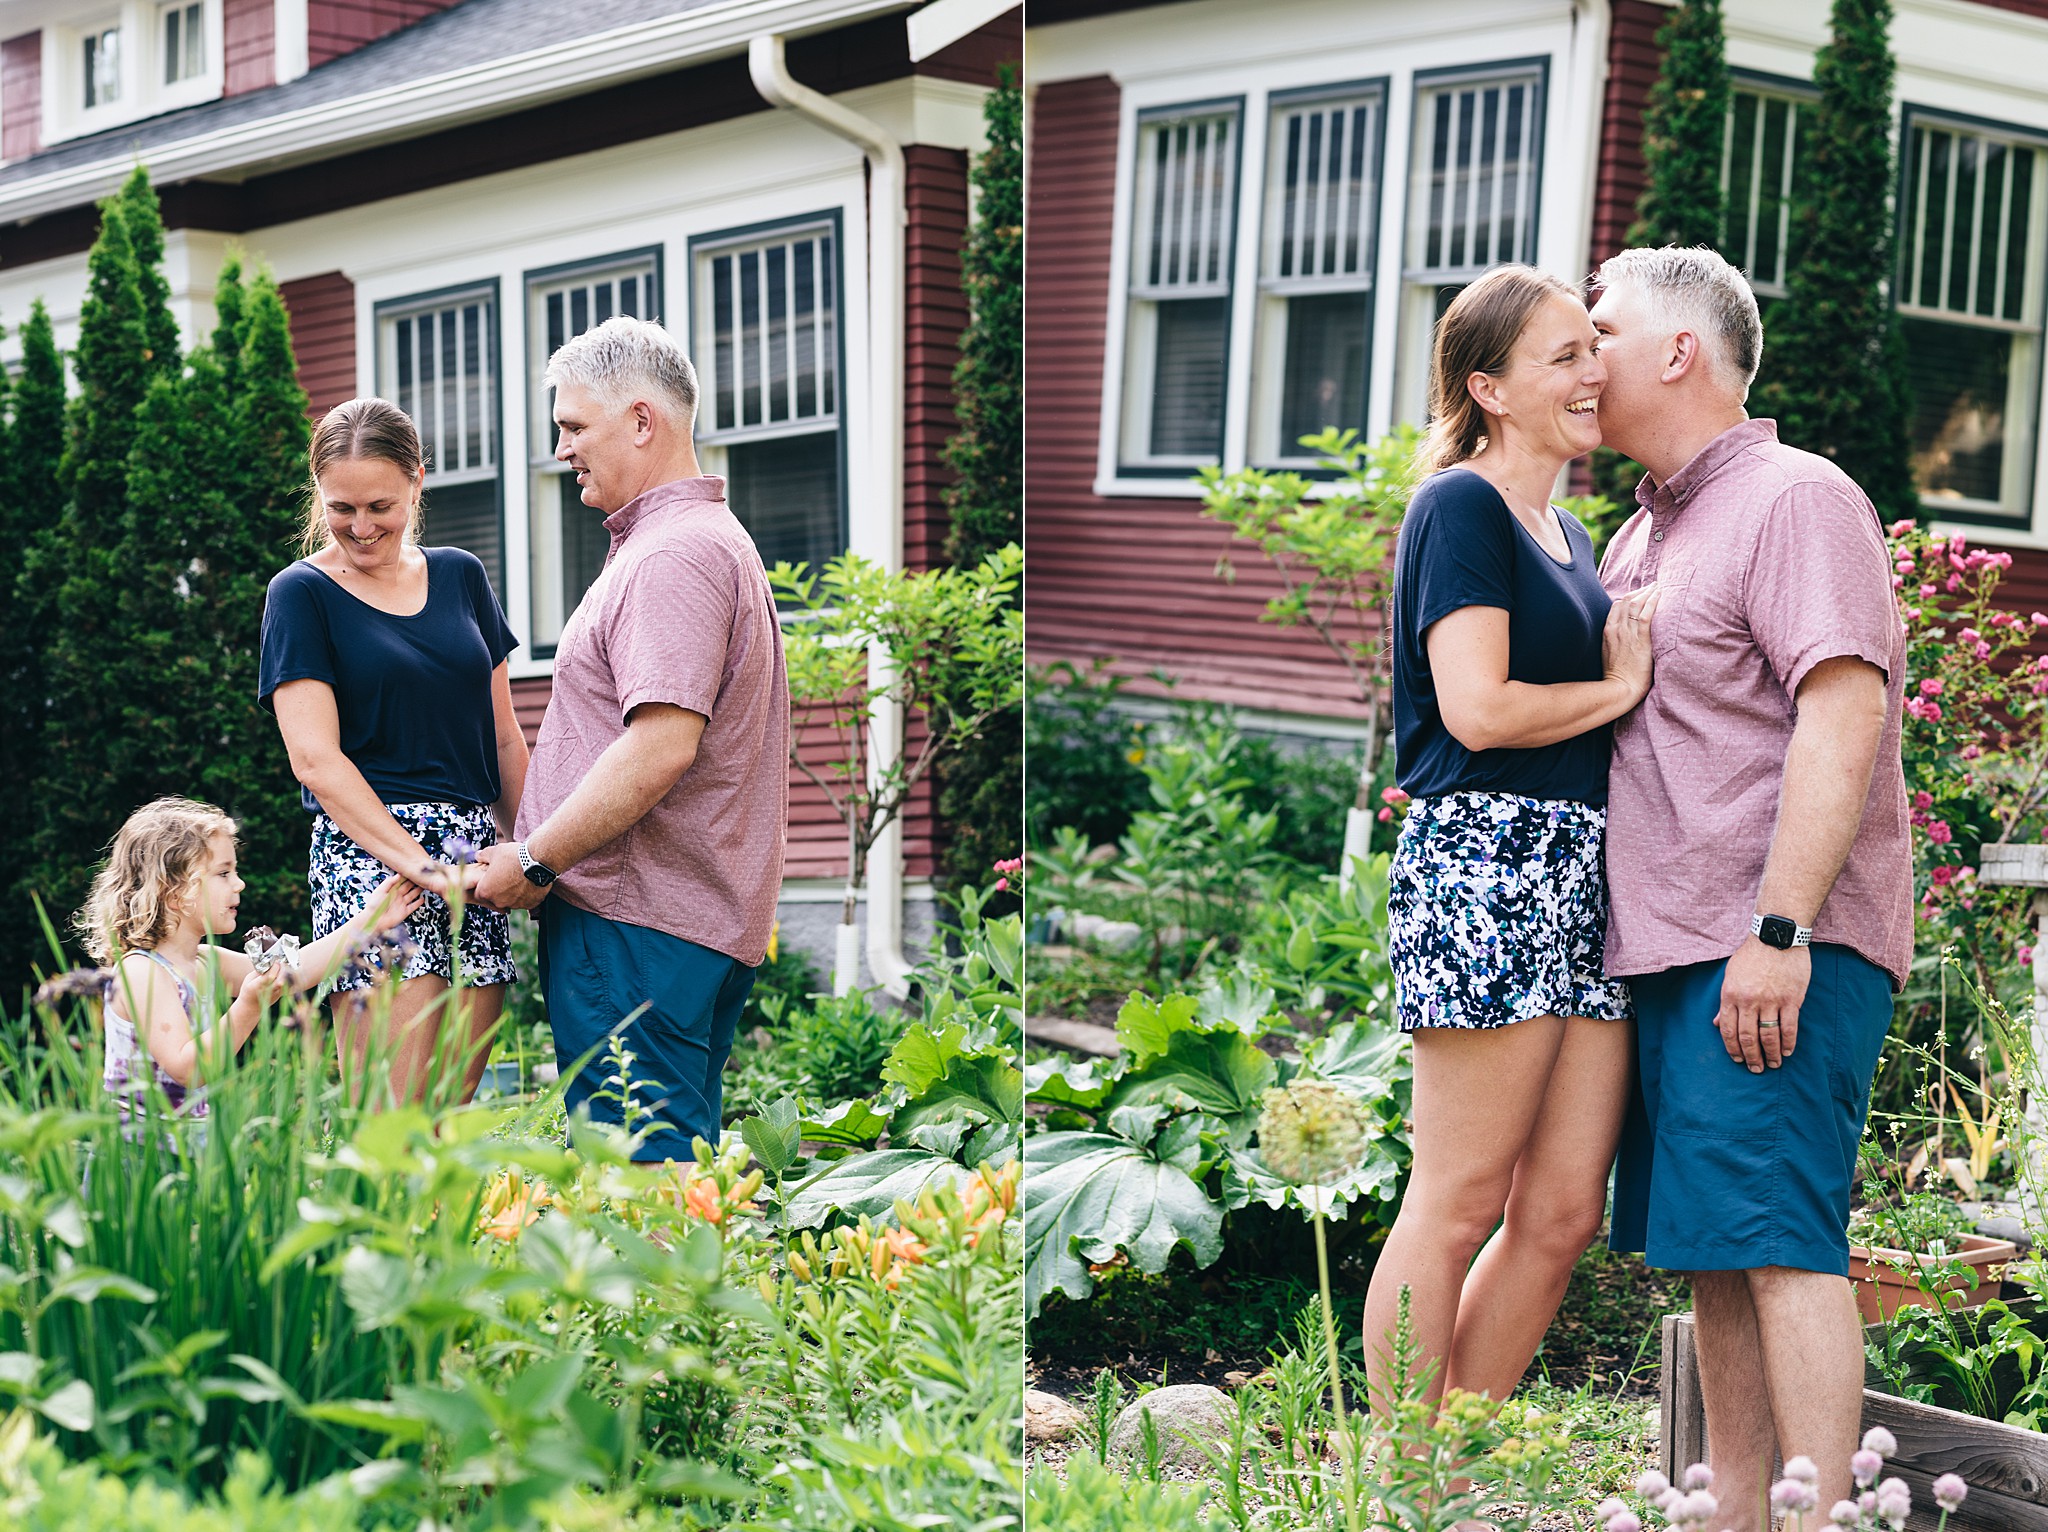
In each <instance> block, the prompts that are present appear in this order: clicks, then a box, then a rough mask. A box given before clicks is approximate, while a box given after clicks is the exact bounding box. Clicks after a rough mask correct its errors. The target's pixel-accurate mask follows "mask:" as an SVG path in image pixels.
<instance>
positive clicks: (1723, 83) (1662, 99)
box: [1628, 0, 1729, 248]
mask: <svg viewBox="0 0 2048 1532" xmlns="http://www.w3.org/2000/svg"><path fill="white" fill-rule="evenodd" d="M1657 46H1658V47H1659V48H1661V49H1663V50H1664V61H1663V63H1662V65H1661V66H1660V67H1659V68H1658V71H1657V83H1656V84H1655V85H1653V86H1651V87H1650V103H1649V106H1648V107H1647V108H1646V109H1645V110H1644V112H1643V164H1644V168H1645V170H1646V171H1647V172H1648V174H1649V184H1648V185H1647V186H1646V187H1645V188H1644V190H1643V195H1642V197H1641V198H1640V199H1639V200H1638V201H1637V203H1636V221H1635V223H1634V224H1632V225H1631V226H1630V228H1629V231H1628V243H1629V244H1631V245H1712V246H1715V247H1716V248H1718V247H1719V245H1720V243H1721V237H1722V219H1723V210H1724V207H1725V204H1726V200H1727V198H1726V195H1725V193H1724V191H1723V189H1722V186H1721V145H1722V142H1723V139H1724V137H1725V135H1726V131H1727V122H1728V101H1729V86H1728V43H1727V38H1726V37H1725V35H1724V34H1723V32H1722V27H1721V3H1720V0H1685V3H1684V4H1682V5H1680V6H1679V7H1678V8H1677V9H1676V10H1674V11H1673V12H1672V13H1671V16H1670V19H1669V20H1667V21H1666V22H1665V23H1664V25H1663V26H1661V27H1659V28H1658V29H1657Z"/></svg>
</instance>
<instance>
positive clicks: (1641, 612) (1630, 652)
mask: <svg viewBox="0 0 2048 1532" xmlns="http://www.w3.org/2000/svg"><path fill="white" fill-rule="evenodd" d="M1656 615H1657V587H1656V586H1655V585H1654V584H1651V585H1645V586H1643V587H1641V588H1640V589H1638V590H1632V591H1630V592H1629V593H1628V594H1627V595H1626V596H1623V597H1622V598H1621V599H1620V600H1618V601H1616V602H1615V603H1614V605H1612V606H1610V607H1609V608H1608V609H1607V626H1606V628H1605V629H1604V630H1603V631H1602V632H1601V635H1600V654H1601V659H1602V661H1603V662H1604V665H1605V668H1606V671H1607V677H1608V679H1609V680H1614V681H1621V682H1623V683H1625V684H1626V685H1627V687H1628V689H1629V695H1630V699H1631V700H1630V703H1629V706H1631V707H1633V706H1635V704H1636V703H1638V702H1640V701H1642V700H1643V698H1644V697H1645V696H1646V695H1647V694H1648V693H1649V690H1650V674H1651V668H1652V662H1651V655H1650V623H1651V619H1652V618H1654V617H1655V616H1656Z"/></svg>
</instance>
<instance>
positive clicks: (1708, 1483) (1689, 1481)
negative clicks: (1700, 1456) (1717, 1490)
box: [1679, 1463, 1714, 1489]
mask: <svg viewBox="0 0 2048 1532" xmlns="http://www.w3.org/2000/svg"><path fill="white" fill-rule="evenodd" d="M1679 1482H1680V1483H1682V1484H1683V1485H1684V1486H1685V1487H1686V1488H1687V1489H1712V1488H1713V1487H1714V1470H1713V1469H1711V1468H1709V1467H1707V1465H1706V1464H1705V1463H1695V1464H1693V1465H1692V1467H1690V1468H1688V1469H1687V1470H1686V1471H1685V1473H1684V1474H1683V1475H1682V1476H1681V1478H1680V1480H1679Z"/></svg>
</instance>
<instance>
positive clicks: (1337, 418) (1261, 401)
mask: <svg viewBox="0 0 2048 1532" xmlns="http://www.w3.org/2000/svg"><path fill="white" fill-rule="evenodd" d="M1385 107H1386V91H1385V87H1384V86H1383V85H1380V84H1377V83H1375V84H1371V85H1364V86H1350V87H1344V88H1338V89H1332V90H1319V91H1315V92H1312V93H1303V92H1295V93H1290V94H1288V95H1286V96H1276V97H1275V98H1274V99H1273V103H1272V114H1271V123H1270V125H1269V127H1268V128H1267V133H1266V185H1265V214H1264V220H1263V226H1262V228H1261V231H1260V245H1259V328H1258V337H1259V338H1258V353H1257V357H1256V360H1255V363H1254V366H1253V374H1252V375H1253V379H1254V383H1255V393H1254V399H1253V413H1252V441H1251V451H1250V457H1251V459H1252V461H1254V462H1258V463H1270V464H1280V465H1288V464H1292V465H1304V464H1307V463H1310V462H1311V461H1313V456H1312V454H1310V453H1308V452H1307V451H1306V450H1305V449H1303V448H1302V446H1301V444H1300V443H1301V438H1302V437H1304V436H1310V435H1314V434H1315V433H1317V432H1320V431H1323V430H1325V429H1328V428H1329V427H1332V426H1336V427H1344V426H1351V427H1354V428H1356V429H1357V430H1359V431H1363V430H1364V429H1365V424H1366V421H1365V384H1366V363H1367V358H1368V356H1369V355H1370V351H1371V343H1372V298H1373V266H1374V261H1375V259H1376V253H1377V249H1378V243H1379V241H1378V238H1377V236H1378V233H1379V212H1380V209H1379V204H1380V196H1379V185H1380V146H1381V142H1382V139H1383V135H1384V130H1383V124H1384V118H1385Z"/></svg>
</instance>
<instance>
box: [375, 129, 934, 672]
mask: <svg viewBox="0 0 2048 1532" xmlns="http://www.w3.org/2000/svg"><path fill="white" fill-rule="evenodd" d="M859 166H860V162H859V160H858V159H850V160H849V162H848V165H847V166H846V167H844V169H843V171H841V170H837V169H835V171H834V172H833V173H830V174H825V175H818V174H807V175H805V176H803V177H801V178H793V179H792V181H791V183H790V184H788V185H782V184H777V185H776V186H774V187H772V188H767V189H764V190H762V191H761V192H760V193H758V194H757V197H756V199H754V200H749V201H745V202H742V203H740V204H739V206H738V207H737V208H736V206H735V202H734V199H732V198H731V197H723V198H720V199H717V200H716V201H704V202H693V203H691V204H690V205H689V206H688V207H687V209H685V210H683V211H679V212H662V213H659V214H649V215H645V216H641V217H636V218H622V219H620V220H619V221H617V222H615V223H612V224H608V225H605V226H603V227H602V228H596V229H592V228H586V227H574V228H570V227H566V226H565V227H563V228H561V229H557V230H553V231H549V232H542V233H536V234H534V235H532V236H529V237H527V238H523V239H519V240H517V241H516V242H507V243H503V244H498V243H491V244H488V245H485V246H481V247H478V248H477V249H475V250H474V251H473V252H472V253H469V254H466V255H464V254H454V253H451V254H448V255H446V256H442V257H438V258H437V259H435V260H433V261H431V262H422V263H408V264H406V265H403V266H386V267H381V268H378V269H376V270H374V271H365V270H361V269H358V270H357V271H356V273H355V277H356V294H355V297H356V323H355V334H356V377H357V380H358V384H357V386H358V388H359V390H360V391H361V392H364V393H369V392H372V391H374V386H375V380H376V377H377V355H376V349H377V346H378V344H379V341H378V332H377V327H376V318H377V310H378V308H379V307H380V306H382V307H386V308H390V307H393V306H396V305H398V304H400V303H403V302H405V301H406V300H409V299H411V298H414V297H418V296H421V295H425V294H431V293H436V292H442V291H455V290H459V289H462V288H468V287H482V286H485V285H487V284H489V283H490V282H492V281H496V283H497V284H498V290H499V295H500V298H499V306H498V345H499V357H500V367H501V371H500V374H499V383H500V387H501V389H502V391H503V392H502V397H501V405H500V407H501V411H502V414H501V417H500V418H501V421H502V422H503V423H504V427H505V429H506V430H507V431H511V432H517V433H518V436H517V437H516V438H511V439H512V440H515V441H519V445H518V446H517V448H516V450H518V451H520V452H522V453H523V452H524V451H525V450H526V449H525V445H524V443H523V440H520V439H521V438H523V437H524V436H525V434H526V427H525V425H524V422H525V421H526V420H527V418H528V414H529V411H530V401H529V400H528V399H527V398H526V397H525V390H526V387H527V384H526V381H525V373H524V369H523V368H521V369H519V370H518V371H516V372H515V371H514V370H513V369H512V368H511V367H509V366H508V365H507V364H506V362H505V359H506V358H520V359H523V358H524V357H525V356H526V354H527V339H528V336H527V315H526V303H525V301H524V286H523V284H524V281H525V278H526V275H527V273H528V272H531V271H536V270H543V269H549V268H555V267H567V266H569V265H571V264H574V263H581V262H584V261H589V262H591V263H593V264H595V263H597V262H601V261H603V260H604V259H606V258H607V257H612V256H616V255H618V254H619V253H620V252H622V251H628V252H630V251H635V250H639V249H643V248H650V247H654V246H660V247H661V248H662V250H663V252H664V257H663V260H662V271H661V287H660V295H661V312H662V314H663V315H664V316H667V318H668V319H669V321H670V323H671V326H673V324H674V320H675V316H677V315H681V314H687V313H689V312H690V308H689V304H690V302H691V301H692V297H693V294H692V291H691V287H690V283H691V273H690V262H689V261H688V259H687V258H685V254H684V252H686V251H687V250H688V249H689V247H690V242H691V240H692V239H698V240H703V239H707V238H715V237H718V236H720V235H723V234H725V233H728V232H730V231H731V230H732V229H733V227H734V225H735V219H734V217H733V214H734V212H735V211H742V212H744V211H755V214H756V215H755V216H753V217H751V218H747V219H746V220H745V224H744V226H746V227H754V226H766V225H769V224H776V223H783V222H787V223H790V224H792V225H794V224H796V223H798V222H801V221H803V220H806V219H815V218H817V217H818V216H819V215H820V214H821V213H836V214H837V215H838V218H839V221H840V240H841V255H840V261H839V274H840V280H841V288H840V295H839V296H840V323H841V325H842V327H843V329H844V334H845V337H846V338H845V341H844V345H845V348H846V349H845V354H844V361H843V366H842V376H841V388H842V392H841V396H840V422H841V430H842V433H843V437H842V439H843V442H844V452H845V469H846V476H847V482H848V483H849V484H857V483H861V482H864V480H863V478H862V476H863V475H864V474H867V473H870V472H871V471H872V467H871V464H870V462H869V461H868V460H867V458H866V454H867V453H868V452H869V451H871V450H872V447H871V443H872V442H873V441H874V440H875V439H876V438H877V437H878V434H879V433H878V432H877V431H876V430H875V429H874V424H875V422H874V416H873V411H872V408H871V403H870V400H869V398H868V390H867V369H866V367H865V366H864V365H863V362H862V359H861V346H860V340H861V337H863V336H865V335H866V333H867V323H868V305H867V292H868V278H867V271H866V266H865V260H864V256H863V254H862V253H863V252H864V251H865V250H866V249H867V220H866V213H867V206H866V196H865V189H864V186H863V183H862V180H861V174H860V169H859ZM508 293H511V294H518V295H520V297H519V298H518V300H517V301H508V300H507V299H506V298H505V296H504V295H505V294H508ZM506 440H507V439H506V438H501V440H500V449H499V450H500V452H501V454H502V453H504V452H506V451H508V450H515V449H508V448H507V446H506V445H505V443H506ZM511 468H512V469H516V470H518V471H511V470H510V469H508V471H507V472H506V473H505V476H504V481H503V488H502V491H501V494H502V497H503V500H502V503H503V508H504V532H503V537H504V543H503V547H504V558H505V615H506V617H507V619H508V620H509V621H510V622H511V624H512V630H513V631H514V632H515V633H516V634H518V635H519V638H520V647H519V648H518V649H517V650H515V651H514V652H513V654H512V658H511V676H512V679H513V680H515V681H532V680H544V679H546V678H548V677H550V676H552V675H553V674H554V660H553V658H552V657H541V658H536V657H535V655H534V654H533V652H532V650H533V632H534V626H533V615H534V608H533V594H534V593H533V574H532V570H533V549H532V544H531V540H530V529H531V521H532V509H533V508H532V504H531V497H530V493H529V483H530V480H531V474H530V472H528V471H527V465H525V464H524V463H523V462H515V463H513V464H512V465H511ZM706 471H707V472H710V471H714V470H712V469H711V467H710V465H709V464H708V463H707V464H706ZM847 532H848V542H849V546H850V548H851V551H853V552H855V553H858V554H860V555H862V556H863V557H865V558H870V559H880V558H882V557H884V556H885V554H886V551H887V549H888V548H889V546H890V543H891V541H892V539H893V537H894V534H895V529H894V528H893V527H892V526H890V525H889V524H888V521H887V517H886V514H885V513H884V512H883V510H882V508H881V507H879V506H876V505H874V504H872V503H871V502H870V497H866V496H861V495H852V496H850V497H849V499H848V502H847Z"/></svg>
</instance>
